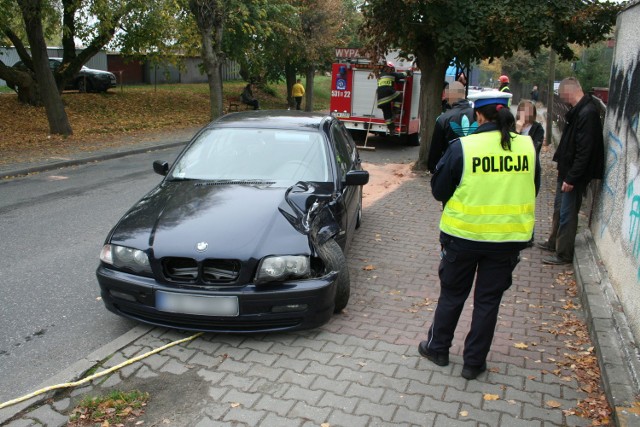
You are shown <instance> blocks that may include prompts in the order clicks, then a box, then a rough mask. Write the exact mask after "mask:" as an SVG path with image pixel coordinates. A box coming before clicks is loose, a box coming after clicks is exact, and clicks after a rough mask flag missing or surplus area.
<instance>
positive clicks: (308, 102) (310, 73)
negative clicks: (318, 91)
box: [304, 65, 316, 111]
mask: <svg viewBox="0 0 640 427" xmlns="http://www.w3.org/2000/svg"><path fill="white" fill-rule="evenodd" d="M315 77H316V67H315V66H314V65H309V66H308V67H307V87H306V89H305V91H304V95H305V99H304V111H313V81H314V79H315Z"/></svg>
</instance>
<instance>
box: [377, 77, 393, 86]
mask: <svg viewBox="0 0 640 427" xmlns="http://www.w3.org/2000/svg"><path fill="white" fill-rule="evenodd" d="M395 81H396V78H395V77H393V76H380V78H379V79H378V86H393V83H394V82H395Z"/></svg>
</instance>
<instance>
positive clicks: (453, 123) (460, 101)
mask: <svg viewBox="0 0 640 427" xmlns="http://www.w3.org/2000/svg"><path fill="white" fill-rule="evenodd" d="M447 99H448V101H449V105H451V109H449V110H447V111H446V112H444V113H442V114H441V115H440V116H439V117H438V118H437V119H436V126H435V128H434V129H433V135H432V137H431V147H429V158H428V159H427V168H428V169H429V172H431V173H434V172H435V170H436V166H437V165H438V162H439V161H440V159H441V158H442V156H443V155H444V153H445V151H447V148H448V147H449V143H450V142H451V141H453V140H454V139H457V138H461V137H463V136H467V135H471V134H472V133H473V132H475V130H476V129H477V128H478V123H477V122H476V119H475V113H474V112H473V107H472V106H471V103H470V102H469V101H468V100H466V99H465V90H464V86H463V85H462V83H460V82H452V83H451V84H449V88H448V89H447Z"/></svg>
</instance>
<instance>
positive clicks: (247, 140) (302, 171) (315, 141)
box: [171, 128, 330, 182]
mask: <svg viewBox="0 0 640 427" xmlns="http://www.w3.org/2000/svg"><path fill="white" fill-rule="evenodd" d="M328 164H329V163H328V159H327V149H326V145H325V142H324V139H323V138H322V135H321V134H320V133H318V132H309V131H297V130H287V129H247V128H221V129H207V130H205V131H204V132H203V133H201V134H200V135H199V136H198V138H197V140H196V141H194V143H193V144H191V145H190V146H189V148H188V149H187V151H186V152H185V153H184V154H183V155H182V156H181V157H180V159H179V160H178V162H177V163H176V165H175V166H174V168H173V172H172V174H171V177H172V178H178V179H180V178H187V179H203V180H248V179H258V180H268V181H287V182H290V181H293V182H297V181H319V182H327V181H329V176H330V175H329V168H328Z"/></svg>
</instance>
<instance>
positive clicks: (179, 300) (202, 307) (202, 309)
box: [156, 291, 239, 316]
mask: <svg viewBox="0 0 640 427" xmlns="http://www.w3.org/2000/svg"><path fill="white" fill-rule="evenodd" d="M156 308H157V309H158V310H160V311H166V312H169V313H181V314H197V315H200V316H237V315H238V314H239V308H238V297H220V296H207V295H188V294H177V293H173V292H164V291H156Z"/></svg>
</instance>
